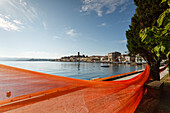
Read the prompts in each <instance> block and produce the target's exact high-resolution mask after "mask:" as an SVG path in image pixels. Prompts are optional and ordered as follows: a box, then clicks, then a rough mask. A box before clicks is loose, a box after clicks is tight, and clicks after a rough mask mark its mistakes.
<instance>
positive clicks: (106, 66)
mask: <svg viewBox="0 0 170 113" xmlns="http://www.w3.org/2000/svg"><path fill="white" fill-rule="evenodd" d="M101 67H110V66H109V65H102V66H101Z"/></svg>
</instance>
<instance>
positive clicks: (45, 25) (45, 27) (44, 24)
mask: <svg viewBox="0 0 170 113" xmlns="http://www.w3.org/2000/svg"><path fill="white" fill-rule="evenodd" d="M42 24H43V27H44V29H45V30H46V29H47V24H46V23H45V22H43V23H42Z"/></svg>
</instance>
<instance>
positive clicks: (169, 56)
mask: <svg viewBox="0 0 170 113" xmlns="http://www.w3.org/2000/svg"><path fill="white" fill-rule="evenodd" d="M168 65H169V76H170V55H168Z"/></svg>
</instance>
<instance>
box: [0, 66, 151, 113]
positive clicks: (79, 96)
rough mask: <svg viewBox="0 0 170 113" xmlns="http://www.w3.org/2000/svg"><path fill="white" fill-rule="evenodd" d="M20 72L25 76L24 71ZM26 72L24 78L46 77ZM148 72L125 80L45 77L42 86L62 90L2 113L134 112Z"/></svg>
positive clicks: (23, 102)
mask: <svg viewBox="0 0 170 113" xmlns="http://www.w3.org/2000/svg"><path fill="white" fill-rule="evenodd" d="M17 71H19V72H20V73H22V71H23V70H17ZM16 73H18V72H16ZM23 73H25V74H27V75H25V76H29V79H31V77H32V75H34V77H35V78H34V79H38V80H40V79H39V78H40V77H41V79H44V77H45V76H42V75H43V74H42V73H34V72H32V71H29V72H27V71H26V70H24V71H23ZM149 73H150V69H149V66H148V65H147V66H146V69H145V70H144V71H143V72H142V73H141V74H139V75H138V76H136V77H134V78H132V79H129V80H122V81H86V80H78V79H71V78H66V77H59V76H55V77H54V76H51V75H48V74H45V75H48V77H46V79H47V82H46V81H44V80H43V83H44V84H41V85H42V87H43V86H44V88H45V85H46V84H47V83H48V86H50V83H49V82H50V80H51V81H52V87H53V86H55V85H56V86H57V85H60V86H61V87H59V88H57V89H52V90H49V91H47V92H44V94H45V95H43V96H39V97H37V98H30V99H27V100H23V101H19V102H16V103H17V104H16V103H12V104H8V105H2V106H0V111H8V113H13V112H20V113H23V112H31V113H38V112H45V113H49V112H50V113H122V112H124V113H133V112H134V111H135V110H136V108H137V106H138V104H139V102H140V100H141V98H142V96H143V94H144V88H143V85H144V83H145V82H146V81H147V79H148V77H149ZM30 74H31V75H30ZM39 75H41V76H39ZM34 82H35V81H34ZM55 82H56V83H55ZM32 84H34V83H32ZM37 84H38V83H37ZM62 85H64V87H62ZM33 86H36V85H33ZM66 86H71V87H66ZM35 88H37V87H35ZM50 91H51V93H50ZM28 95H29V94H28ZM29 96H30V95H29ZM21 97H22V96H21ZM25 97H26V98H28V97H27V96H25ZM17 99H18V100H19V98H17ZM14 100H15V99H14Z"/></svg>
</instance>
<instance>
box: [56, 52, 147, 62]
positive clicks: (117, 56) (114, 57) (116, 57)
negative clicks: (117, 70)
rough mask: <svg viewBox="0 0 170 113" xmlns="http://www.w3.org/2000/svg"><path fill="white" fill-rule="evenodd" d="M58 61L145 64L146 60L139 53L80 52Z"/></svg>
mask: <svg viewBox="0 0 170 113" xmlns="http://www.w3.org/2000/svg"><path fill="white" fill-rule="evenodd" d="M56 61H63V62H96V63H98V62H101V63H132V64H133V63H136V64H145V63H146V61H145V60H144V59H143V58H142V57H141V56H139V55H136V56H129V55H128V54H121V53H120V52H111V53H108V55H105V56H97V55H93V56H87V55H81V54H80V52H78V54H77V55H71V56H64V57H61V58H60V59H56Z"/></svg>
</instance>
